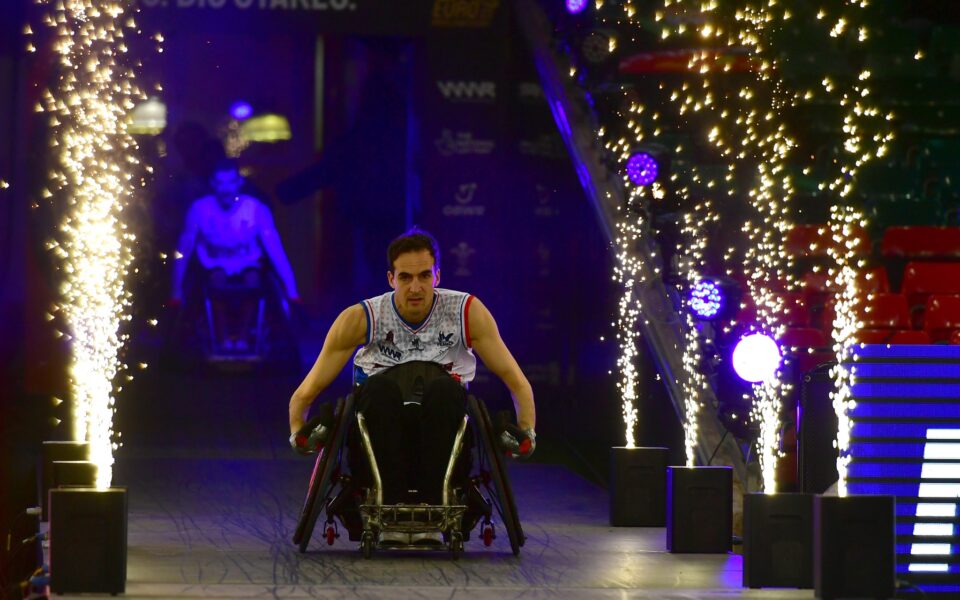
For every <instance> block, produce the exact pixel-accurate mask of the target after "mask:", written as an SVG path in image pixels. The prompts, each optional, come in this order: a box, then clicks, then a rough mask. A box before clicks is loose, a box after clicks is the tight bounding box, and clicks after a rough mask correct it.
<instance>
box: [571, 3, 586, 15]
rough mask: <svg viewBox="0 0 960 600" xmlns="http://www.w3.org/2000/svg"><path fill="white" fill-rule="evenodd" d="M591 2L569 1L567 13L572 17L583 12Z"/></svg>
mask: <svg viewBox="0 0 960 600" xmlns="http://www.w3.org/2000/svg"><path fill="white" fill-rule="evenodd" d="M589 1H590V0H567V12H569V13H570V14H571V15H575V14H577V13H581V12H583V9H585V8H586V7H587V2H589Z"/></svg>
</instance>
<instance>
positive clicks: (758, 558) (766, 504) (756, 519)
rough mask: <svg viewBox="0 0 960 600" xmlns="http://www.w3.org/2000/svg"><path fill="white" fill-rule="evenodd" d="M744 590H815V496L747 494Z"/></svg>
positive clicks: (744, 499) (745, 502)
mask: <svg viewBox="0 0 960 600" xmlns="http://www.w3.org/2000/svg"><path fill="white" fill-rule="evenodd" d="M743 587H749V588H760V587H795V588H812V587H813V495H812V494H744V496H743Z"/></svg>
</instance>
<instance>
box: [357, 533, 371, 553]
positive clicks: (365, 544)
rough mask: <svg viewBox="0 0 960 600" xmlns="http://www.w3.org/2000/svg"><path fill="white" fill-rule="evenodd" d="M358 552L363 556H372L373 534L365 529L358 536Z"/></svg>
mask: <svg viewBox="0 0 960 600" xmlns="http://www.w3.org/2000/svg"><path fill="white" fill-rule="evenodd" d="M360 553H361V554H362V555H363V557H364V558H370V557H371V556H373V534H372V533H371V532H369V531H365V532H364V533H363V537H361V538H360Z"/></svg>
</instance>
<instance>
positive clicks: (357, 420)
mask: <svg viewBox="0 0 960 600" xmlns="http://www.w3.org/2000/svg"><path fill="white" fill-rule="evenodd" d="M466 408H467V410H466V415H465V416H464V419H463V422H462V423H461V424H460V428H459V430H458V431H457V434H456V437H455V440H454V444H453V448H452V450H451V454H450V459H449V462H448V463H447V469H446V475H445V477H444V482H443V483H444V484H443V492H442V495H443V501H442V503H441V504H439V505H436V504H412V503H407V504H384V503H383V499H382V498H383V496H382V492H383V489H382V486H381V481H380V472H379V469H378V468H377V462H376V458H375V457H374V454H373V448H372V446H371V443H370V436H369V434H368V432H367V427H366V424H365V422H364V418H363V415H362V414H361V413H358V412H357V411H356V409H355V406H354V395H353V394H350V395H348V396H346V397H345V398H341V399H339V400H337V402H336V408H335V409H334V417H333V426H332V428H331V430H330V432H329V435H328V437H327V440H326V443H325V444H324V445H323V447H322V448H321V449H320V450H319V453H318V455H317V459H316V462H315V464H314V467H313V472H312V474H311V476H310V483H309V487H308V489H307V496H306V499H305V500H304V503H303V507H302V509H301V511H300V518H299V521H298V523H297V528H296V531H295V532H294V535H293V543H294V544H296V545H298V546H299V549H300V552H306V550H307V546H308V545H309V543H310V538H311V536H312V535H313V530H314V528H315V526H316V523H317V520H318V519H319V517H320V513H325V516H326V518H325V521H324V526H323V539H324V540H325V541H326V543H327V544H328V545H333V543H334V541H335V540H336V539H337V538H338V537H340V534H339V526H340V525H342V526H343V527H344V528H345V529H346V530H347V533H348V537H349V540H350V541H352V542H360V551H361V553H362V554H363V556H364V558H370V557H371V556H372V555H373V552H374V550H376V549H378V548H379V547H381V542H380V537H381V534H383V533H388V532H390V533H392V532H399V533H403V534H417V533H436V532H440V533H441V534H442V539H443V544H434V545H431V546H421V545H406V546H396V545H390V546H389V547H390V549H391V550H396V549H403V550H406V549H416V550H428V549H442V550H449V551H450V552H451V553H452V557H453V558H454V560H456V559H457V558H459V557H460V554H461V553H462V552H463V549H464V542H465V541H468V540H469V538H470V532H471V531H473V530H474V529H475V528H476V527H477V526H478V525H479V526H480V539H481V540H482V541H483V544H484V545H485V546H490V545H491V544H492V542H493V540H494V539H495V538H496V535H497V532H496V528H495V524H494V521H495V519H496V518H497V517H499V519H500V523H501V525H502V527H503V529H504V530H506V532H507V536H508V538H509V540H510V548H511V550H512V551H513V554H514V555H515V556H518V555H519V554H520V548H521V546H523V544H524V541H525V538H524V534H523V529H522V528H521V526H520V520H519V518H518V516H517V507H516V503H515V502H514V498H513V492H512V490H511V488H510V482H509V480H508V479H507V472H506V468H505V466H504V460H505V454H504V452H502V451H501V450H500V447H499V445H498V442H497V439H496V437H495V432H494V427H493V423H492V421H491V419H490V414H489V413H488V412H487V408H486V406H485V405H484V403H483V402H481V401H480V400H478V399H477V398H476V397H475V396H473V395H472V394H468V395H467V407H466ZM349 437H354V438H355V440H358V441H359V444H357V443H353V444H348V443H347V440H348V438H349ZM469 438H472V439H473V440H474V444H473V448H470V447H469V446H468V444H467V443H466V442H467V440H468V439H469ZM357 450H359V451H360V452H361V453H362V454H363V456H364V457H365V459H366V461H367V466H368V467H369V470H370V475H371V478H372V484H371V485H369V486H366V485H364V484H363V483H362V482H361V481H360V480H361V479H364V478H363V477H355V476H354V475H353V474H352V473H351V472H349V467H348V462H349V461H347V460H346V457H347V454H348V453H349V452H351V451H357ZM464 452H472V453H473V456H472V458H473V460H472V461H471V462H472V468H471V469H470V471H469V473H467V475H466V478H465V479H464V480H461V481H454V472H455V471H456V470H457V469H456V468H455V465H456V464H457V461H458V458H460V455H461V453H464ZM338 521H339V524H340V525H338Z"/></svg>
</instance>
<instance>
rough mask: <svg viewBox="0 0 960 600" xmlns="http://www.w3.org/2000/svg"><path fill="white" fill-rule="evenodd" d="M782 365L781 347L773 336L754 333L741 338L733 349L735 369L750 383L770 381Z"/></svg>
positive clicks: (741, 377)
mask: <svg viewBox="0 0 960 600" xmlns="http://www.w3.org/2000/svg"><path fill="white" fill-rule="evenodd" d="M779 367H780V348H778V347H777V342H775V341H774V340H773V338H772V337H770V336H769V335H766V334H763V333H752V334H750V335H745V336H743V337H742V338H740V341H739V342H737V347H736V348H734V349H733V370H734V371H736V372H737V375H739V376H740V379H743V380H744V381H749V382H750V383H760V382H763V381H769V380H771V379H773V377H774V376H775V375H776V373H777V369H778V368H779Z"/></svg>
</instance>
